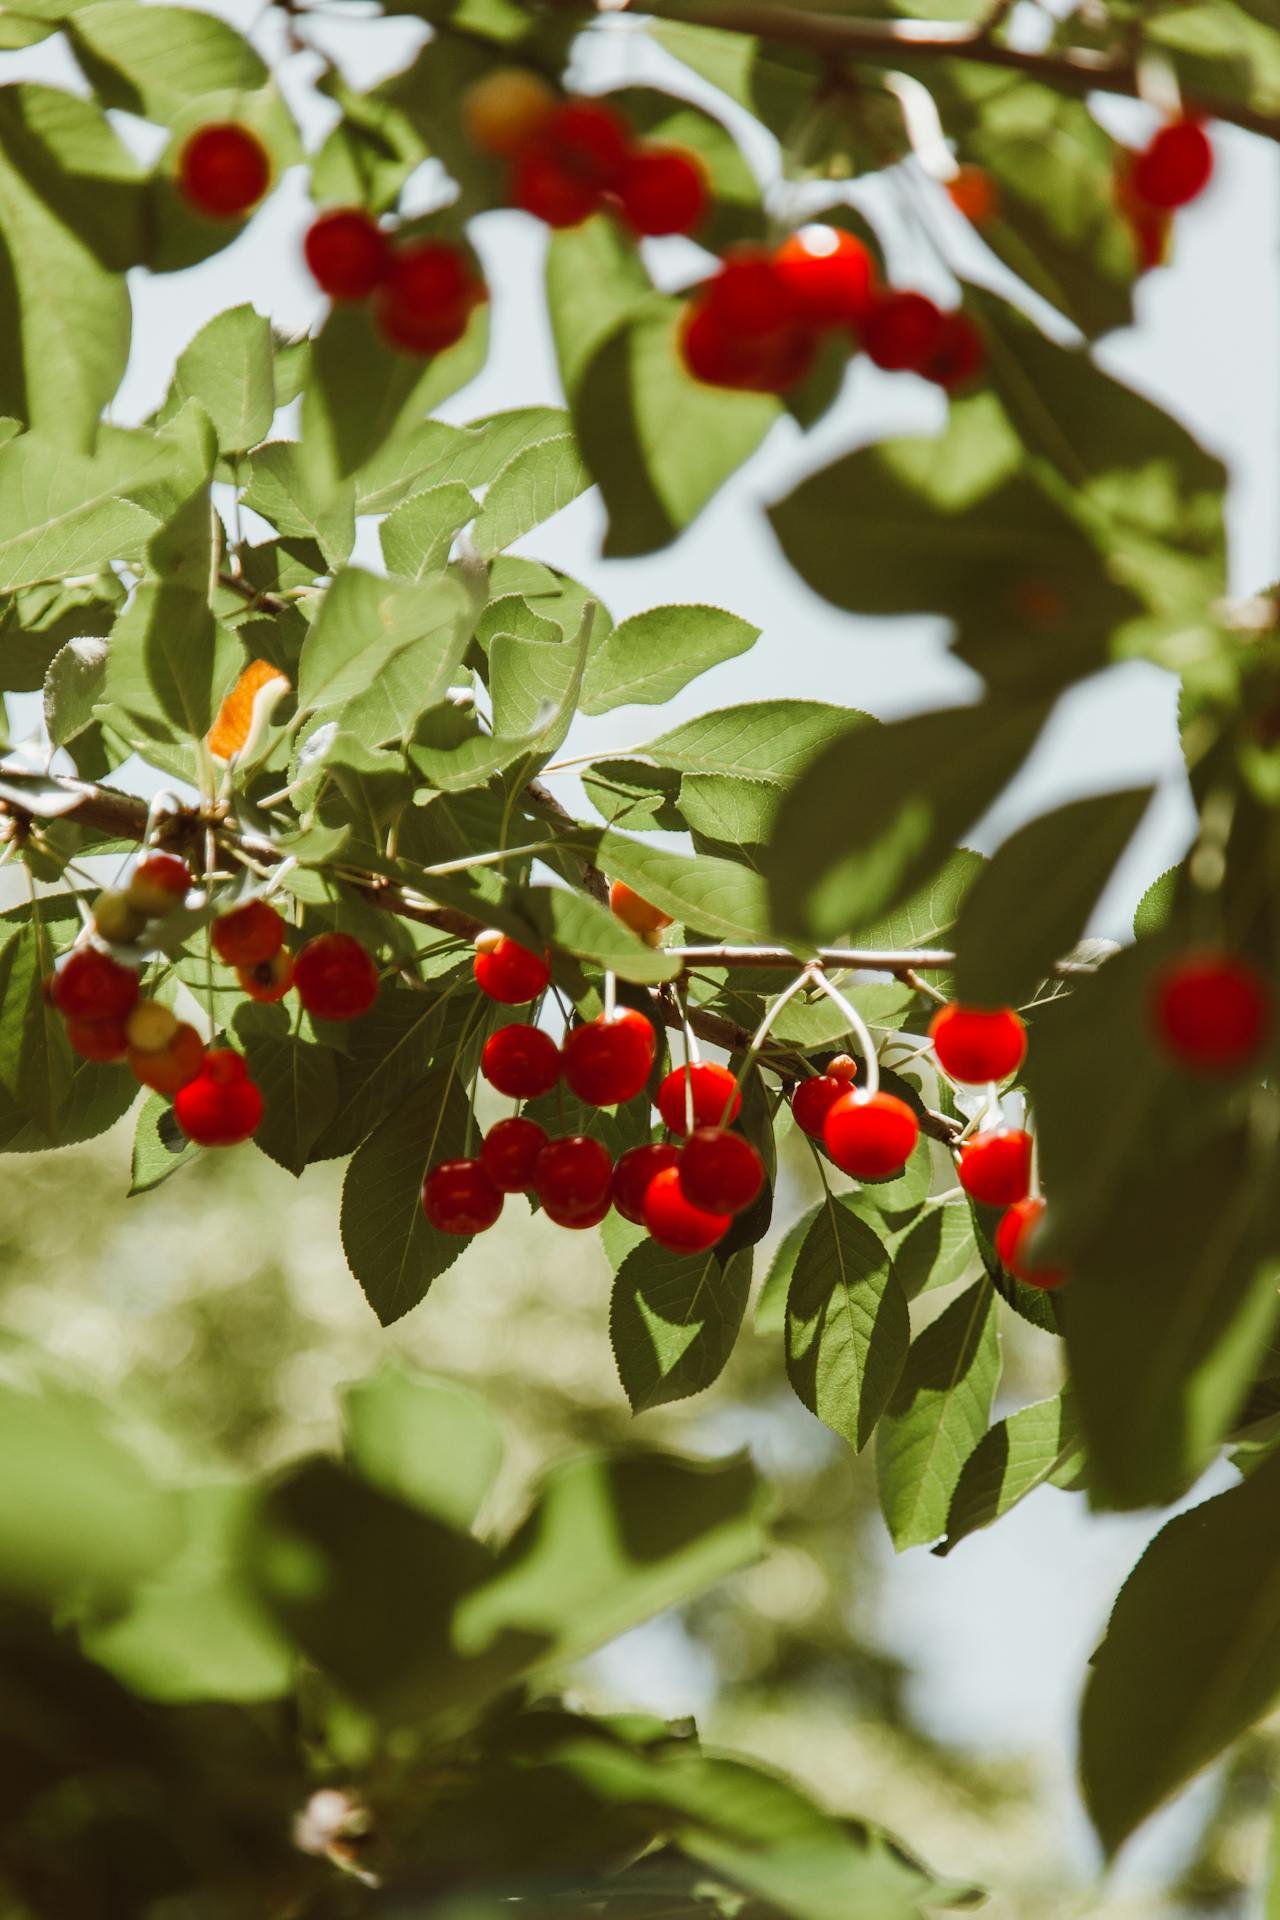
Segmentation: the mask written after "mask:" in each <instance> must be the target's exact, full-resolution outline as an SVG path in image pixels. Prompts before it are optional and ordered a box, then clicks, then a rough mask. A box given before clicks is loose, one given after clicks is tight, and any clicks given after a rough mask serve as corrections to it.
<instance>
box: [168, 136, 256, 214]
mask: <svg viewBox="0 0 1280 1920" xmlns="http://www.w3.org/2000/svg"><path fill="white" fill-rule="evenodd" d="M270 184H271V161H270V159H269V158H268V156H267V150H266V148H265V147H264V146H263V144H262V142H261V140H259V138H258V136H257V134H256V133H250V131H249V129H248V127H242V126H239V125H238V124H237V123H236V122H235V121H233V120H226V121H217V122H214V123H213V124H211V125H209V126H207V127H200V128H198V129H197V130H196V132H195V133H193V134H192V135H191V137H190V138H189V139H188V140H187V142H186V144H185V145H184V146H183V148H182V151H181V153H180V154H179V155H178V172H177V186H178V191H179V193H181V194H182V196H183V198H184V199H185V200H187V201H188V202H189V203H190V205H191V206H193V207H194V208H195V210H196V212H197V213H202V214H204V215H205V216H206V218H207V219H210V220H235V219H238V218H239V216H240V215H241V214H242V213H248V211H249V209H250V207H255V206H257V204H258V202H259V200H261V198H262V196H263V194H264V193H265V192H266V190H267V188H268V186H269V185H270Z"/></svg>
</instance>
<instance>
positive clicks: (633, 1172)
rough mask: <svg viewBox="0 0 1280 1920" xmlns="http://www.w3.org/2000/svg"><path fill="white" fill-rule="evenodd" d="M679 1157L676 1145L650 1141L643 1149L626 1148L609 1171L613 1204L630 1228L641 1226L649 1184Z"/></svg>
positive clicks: (673, 1164) (672, 1165) (674, 1163)
mask: <svg viewBox="0 0 1280 1920" xmlns="http://www.w3.org/2000/svg"><path fill="white" fill-rule="evenodd" d="M679 1158H680V1149H679V1147H677V1146H671V1145H667V1144H666V1143H663V1142H659V1141H653V1142H651V1143H650V1144H648V1145H646V1146H643V1147H629V1148H628V1149H627V1151H626V1152H625V1153H624V1154H623V1155H622V1158H621V1159H620V1160H619V1162H618V1164H617V1166H616V1167H615V1168H614V1170H613V1204H614V1206H615V1207H616V1208H617V1209H618V1212H619V1213H620V1214H621V1215H622V1217H623V1219H624V1220H630V1221H631V1223H632V1225H633V1226H637V1227H640V1226H643V1225H644V1196H645V1194H646V1193H647V1192H648V1191H649V1182H650V1181H651V1180H652V1179H654V1177H655V1176H656V1175H657V1174H660V1173H661V1172H662V1171H663V1170H664V1168H666V1167H674V1166H675V1165H676V1163H677V1161H678V1160H679Z"/></svg>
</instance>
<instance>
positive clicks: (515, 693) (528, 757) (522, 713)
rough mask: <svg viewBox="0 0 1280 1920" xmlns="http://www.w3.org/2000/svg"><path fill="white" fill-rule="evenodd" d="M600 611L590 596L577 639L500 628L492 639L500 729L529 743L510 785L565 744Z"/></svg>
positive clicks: (497, 729)
mask: <svg viewBox="0 0 1280 1920" xmlns="http://www.w3.org/2000/svg"><path fill="white" fill-rule="evenodd" d="M594 617H595V606H594V604H593V603H592V602H588V603H587V606H586V608H585V610H584V612H583V616H582V620H581V622H580V624H579V627H578V631H577V633H576V634H575V635H574V636H573V638H572V639H571V640H570V639H565V640H563V641H559V642H552V643H548V642H547V641H545V640H524V639H521V638H520V637H519V635H517V634H511V633H499V634H495V635H494V637H493V639H492V641H491V642H490V644H489V691H490V693H491V695H492V698H493V728H494V733H495V735H497V736H498V737H499V738H500V737H502V736H504V735H505V736H506V737H507V738H508V739H511V740H525V741H527V742H528V747H529V750H528V752H527V753H526V754H525V755H523V756H522V757H521V761H520V764H519V766H518V768H517V769H516V771H515V773H514V774H509V776H508V784H509V786H512V785H513V786H515V787H521V786H524V785H525V784H526V782H527V781H529V780H530V779H532V778H533V775H534V774H535V773H537V771H538V770H539V768H540V767H541V766H543V765H544V764H545V762H546V761H547V760H549V759H550V758H551V756H552V754H553V753H554V752H555V751H556V749H557V748H558V747H559V746H561V745H562V744H563V742H564V739H565V736H566V735H567V733H568V731H569V728H570V726H571V725H572V724H573V716H574V714H575V713H576V712H577V710H578V696H579V694H580V692H581V688H582V675H583V672H584V670H585V668H586V664H587V652H588V649H589V647H590V645H591V626H592V621H593V620H594Z"/></svg>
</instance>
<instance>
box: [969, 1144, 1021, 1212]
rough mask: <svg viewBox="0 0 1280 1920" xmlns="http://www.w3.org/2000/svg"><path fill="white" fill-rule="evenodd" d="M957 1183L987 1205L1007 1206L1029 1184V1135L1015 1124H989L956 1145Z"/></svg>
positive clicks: (1018, 1196)
mask: <svg viewBox="0 0 1280 1920" xmlns="http://www.w3.org/2000/svg"><path fill="white" fill-rule="evenodd" d="M959 1175H960V1185H961V1186H962V1187H963V1188H964V1190H965V1192H966V1193H967V1194H969V1195H970V1196H971V1197H972V1198H973V1199H974V1200H980V1201H981V1202H982V1204H983V1205H984V1206H987V1207H1009V1206H1012V1205H1013V1204H1014V1202H1015V1201H1017V1200H1025V1199H1026V1197H1027V1194H1028V1192H1029V1191H1030V1188H1031V1135H1030V1134H1029V1133H1024V1132H1023V1131H1022V1130H1021V1128H1019V1127H993V1128H991V1130H990V1131H989V1132H987V1133H979V1134H975V1136H974V1138H973V1139H972V1140H967V1141H966V1142H965V1144H964V1146H962V1147H961V1149H960V1163H959Z"/></svg>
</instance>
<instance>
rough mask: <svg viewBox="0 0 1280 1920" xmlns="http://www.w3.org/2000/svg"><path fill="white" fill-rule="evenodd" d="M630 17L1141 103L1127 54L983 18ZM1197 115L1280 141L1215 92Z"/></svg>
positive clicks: (751, 4) (651, 7) (704, 9)
mask: <svg viewBox="0 0 1280 1920" xmlns="http://www.w3.org/2000/svg"><path fill="white" fill-rule="evenodd" d="M623 7H624V8H625V9H626V10H627V11H630V12H632V13H636V14H644V15H650V16H652V17H653V18H655V19H659V20H674V21H679V22H681V23H683V24H685V25H687V26H699V27H718V28H720V29H721V30H722V31H724V32H727V33H741V34H747V35H750V36H751V38H753V39H756V40H763V41H767V42H776V43H779V44H781V45H784V46H788V47H799V48H802V49H803V50H804V51H806V52H808V53H814V54H817V55H819V57H820V58H822V59H824V60H827V61H832V60H835V61H842V60H866V61H871V62H873V63H881V62H892V63H893V64H894V65H895V66H901V65H903V64H907V65H909V64H910V63H911V62H912V61H914V60H919V59H939V58H941V59H947V60H965V61H969V62H970V63H972V64H976V65H979V66H985V67H1003V68H1006V69H1007V70H1008V71H1010V72H1013V73H1022V74H1026V75H1027V76H1028V77H1029V78H1031V79H1034V80H1040V81H1042V82H1043V83H1044V84H1045V85H1046V86H1050V87H1054V88H1056V89H1057V90H1058V91H1059V92H1060V93H1072V94H1087V93H1094V92H1098V93H1120V94H1127V95H1128V96H1130V97H1131V98H1135V99H1136V98H1141V97H1142V88H1141V86H1140V84H1139V72H1138V60H1137V59H1136V58H1135V56H1134V55H1133V54H1132V53H1131V52H1130V51H1128V50H1127V49H1126V50H1125V51H1123V52H1112V53H1106V52H1100V51H1096V50H1094V49H1093V48H1090V47H1068V48H1062V49H1057V48H1054V49H1049V50H1047V51H1044V52H1035V51H1032V50H1030V49H1028V48H1024V47H1011V46H1007V45H1006V44H1005V43H1004V42H1003V41H1000V40H997V39H995V38H994V36H993V33H992V30H991V23H990V20H987V21H982V22H979V24H978V25H977V26H964V25H957V24H955V23H953V22H951V21H945V20H850V19H847V18H845V17H844V16H843V15H840V14H836V13H806V12H804V11H803V10H801V9H792V8H790V7H783V6H769V5H765V4H761V3H759V0H635V3H634V5H633V4H631V0H623ZM1195 106H1196V110H1197V111H1198V112H1200V113H1203V114H1205V115H1207V116H1208V117H1209V118H1211V119H1214V120H1226V121H1229V122H1230V123H1231V124H1232V125H1233V126H1237V127H1243V128H1244V129H1245V130H1246V131H1247V132H1249V133H1258V134H1261V135H1262V136H1263V137H1264V138H1265V139H1269V140H1280V114H1275V113H1265V112H1263V111H1262V110H1261V109H1260V108H1257V107H1250V106H1248V105H1246V104H1244V103H1242V102H1239V101H1235V100H1226V99H1223V98H1222V97H1221V96H1220V95H1210V94H1201V93H1197V94H1196V96H1195Z"/></svg>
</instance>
